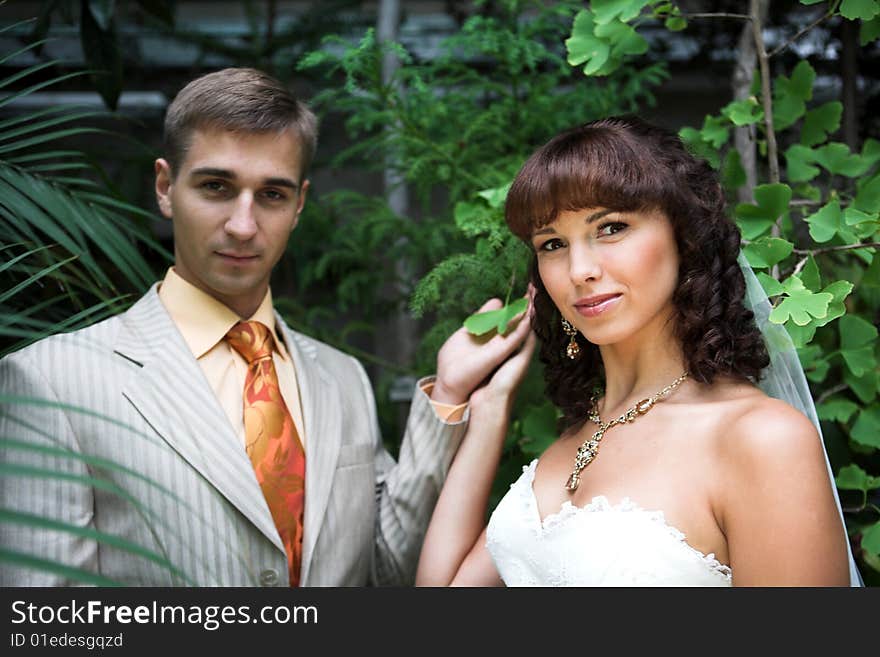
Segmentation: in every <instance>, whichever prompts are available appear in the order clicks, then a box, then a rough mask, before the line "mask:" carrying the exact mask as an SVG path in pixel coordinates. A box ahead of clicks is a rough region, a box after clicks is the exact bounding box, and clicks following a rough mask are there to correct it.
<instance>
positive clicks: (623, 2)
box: [590, 0, 649, 25]
mask: <svg viewBox="0 0 880 657" xmlns="http://www.w3.org/2000/svg"><path fill="white" fill-rule="evenodd" d="M648 2H649V0H593V1H592V2H591V3H590V7H591V8H592V10H593V14H594V16H595V17H596V24H598V25H604V24H606V23H610V22H611V21H613V20H615V19H616V20H621V21H631V20H632V19H633V18H635V17H636V16H638V15H639V14H640V13H641V12H642V9H644V7H645V5H647V4H648Z"/></svg>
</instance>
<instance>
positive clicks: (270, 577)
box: [260, 568, 278, 586]
mask: <svg viewBox="0 0 880 657" xmlns="http://www.w3.org/2000/svg"><path fill="white" fill-rule="evenodd" d="M276 584H278V573H277V572H276V571H275V570H274V569H272V568H267V569H266V570H264V571H262V572H260V586H275V585H276Z"/></svg>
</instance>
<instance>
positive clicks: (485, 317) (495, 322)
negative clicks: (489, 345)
mask: <svg viewBox="0 0 880 657" xmlns="http://www.w3.org/2000/svg"><path fill="white" fill-rule="evenodd" d="M528 305H529V302H528V299H526V298H525V297H520V298H519V299H517V300H516V301H514V302H513V303H510V304H508V305H506V306H504V307H503V308H499V309H498V310H488V311H486V312H483V313H475V314H473V315H471V316H470V317H468V318H467V319H465V320H464V327H465V328H466V329H467V330H468V332H469V333H471V334H472V335H484V334H485V333H488V332H489V331H492V330H493V329H494V330H496V331H498V333H500V334H501V335H504V334H505V333H506V332H507V328H508V324H510V321H511V320H512V319H513V318H514V317H516V316H517V315H519V314H520V313H521V312H523V311H525V309H526V308H527V307H528Z"/></svg>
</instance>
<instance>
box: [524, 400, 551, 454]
mask: <svg viewBox="0 0 880 657" xmlns="http://www.w3.org/2000/svg"><path fill="white" fill-rule="evenodd" d="M556 416H557V413H556V408H555V407H554V406H553V404H542V405H540V406H530V407H528V408H527V409H526V411H525V413H524V414H523V418H522V433H523V439H522V442H521V443H520V448H521V449H522V451H523V453H524V454H527V455H530V456H540V455H541V454H543V453H544V451H545V450H546V449H547V448H548V447H550V445H551V444H552V443H554V442H555V441H556V438H557V437H558V435H559V434H558V433H557V432H556Z"/></svg>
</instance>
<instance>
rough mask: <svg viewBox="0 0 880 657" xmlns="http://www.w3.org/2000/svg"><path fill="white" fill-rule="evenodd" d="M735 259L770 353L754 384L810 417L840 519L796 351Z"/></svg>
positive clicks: (855, 577) (855, 576)
mask: <svg viewBox="0 0 880 657" xmlns="http://www.w3.org/2000/svg"><path fill="white" fill-rule="evenodd" d="M738 262H739V266H740V268H741V269H742V272H743V276H744V277H745V280H746V294H745V305H746V308H748V309H749V310H751V311H752V312H754V313H755V322H756V323H757V325H758V328H759V329H760V330H761V334H762V335H763V336H764V342H765V343H766V344H767V351H768V353H769V354H770V365H769V366H768V367H767V368H766V369H764V370H763V372H762V373H761V380H760V381H759V382H758V386H759V387H760V388H761V390H763V391H764V392H765V393H766V394H767V395H768V396H770V397H774V398H776V399H781V400H783V401H785V402H788V403H789V404H790V405H792V406H794V407H795V408H796V409H798V410H799V411H801V412H802V413H803V414H804V415H806V416H807V417H808V418H810V421H811V422H812V423H813V424H814V425H815V427H816V431H818V432H819V439H820V440H822V447H823V452H824V453H825V466H826V467H827V469H828V480H829V484H830V485H831V490H832V492H833V493H834V500H835V502H836V503H837V511H838V512H839V513H840V520H841V522H843V510H842V509H841V506H840V497H839V496H838V494H837V487H836V486H835V484H834V473H833V472H832V470H831V463H830V462H829V461H828V452H827V451H826V450H825V448H824V447H825V442H824V439H823V437H822V427H821V425H820V424H819V417H818V415H817V414H816V405H815V404H814V403H813V396H812V395H811V394H810V388H809V386H808V385H807V377H806V376H805V375H804V370H803V367H802V366H801V362H800V359H799V358H798V355H797V351H796V350H795V347H794V344H793V343H792V341H791V338H790V337H789V335H788V332H787V331H786V330H785V327H783V326H782V325H780V324H774V323H773V322H771V321H770V311H771V306H770V300H769V299H768V298H767V293H766V292H764V288H763V287H762V286H761V283H760V281H758V278H757V277H756V276H755V273H754V272H753V271H752V268H751V266H750V265H749V263H748V261H747V260H746V257H745V255H743V253H742V252H740V254H739V260H738ZM844 526H845V525H844ZM846 545H847V547H846V549H847V554H848V555H849V576H850V586H864V583H863V582H862V577H861V575H860V574H859V571H858V569H857V568H856V563H855V560H854V559H853V555H852V550H851V549H850V546H849V540H847V542H846Z"/></svg>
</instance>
